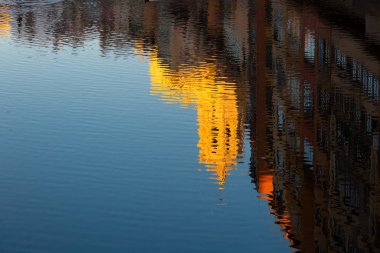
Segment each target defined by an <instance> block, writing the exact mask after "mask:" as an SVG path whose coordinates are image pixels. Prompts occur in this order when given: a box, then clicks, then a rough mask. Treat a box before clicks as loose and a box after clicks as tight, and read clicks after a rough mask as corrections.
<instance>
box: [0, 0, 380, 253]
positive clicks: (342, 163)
mask: <svg viewBox="0 0 380 253" xmlns="http://www.w3.org/2000/svg"><path fill="white" fill-rule="evenodd" d="M326 2H329V3H326ZM324 3H326V4H327V5H329V6H328V8H327V7H325V5H324ZM377 4H378V3H375V2H373V1H367V0H365V1H361V2H360V5H362V6H367V5H368V6H372V7H370V8H369V7H368V8H367V7H366V8H364V9H367V10H368V9H370V10H371V11H369V12H366V11H362V10H363V8H359V7H360V6H359V7H358V2H357V1H338V0H336V1H322V2H321V3H319V2H318V3H317V2H315V3H313V4H308V5H303V4H301V3H297V2H296V1H292V0H256V1H249V0H199V1H181V2H179V1H174V0H173V1H171V0H162V1H159V2H157V1H154V2H149V1H144V0H128V1H118V0H113V1H95V2H92V3H91V4H89V3H88V2H87V1H84V0H83V1H74V2H58V3H55V4H52V5H49V8H42V9H38V10H35V9H28V8H26V9H25V10H24V9H22V10H18V11H14V12H9V13H10V14H7V15H13V16H12V18H11V20H7V19H6V18H1V19H0V31H1V29H2V27H3V22H4V24H8V26H7V25H5V27H8V28H7V29H3V30H7V31H10V27H12V28H13V30H11V33H12V38H13V39H14V40H16V41H17V42H20V43H29V42H30V41H34V42H35V41H39V42H40V44H38V43H34V44H37V45H46V44H48V43H50V44H51V45H53V46H54V48H55V49H56V50H59V49H60V48H61V47H63V46H65V45H70V46H71V47H79V46H83V45H85V44H86V41H90V40H92V39H94V37H96V39H97V40H98V41H99V46H100V48H101V50H102V54H109V53H114V54H115V55H126V54H128V53H131V52H132V53H133V54H138V55H141V56H144V57H146V59H148V61H149V64H150V75H151V86H152V88H151V92H152V94H153V95H155V96H159V97H160V98H161V99H162V100H163V101H164V102H167V103H176V104H179V105H181V106H183V107H194V108H195V109H196V111H197V120H198V135H199V141H198V148H199V163H200V164H203V165H205V166H206V167H207V169H208V170H209V171H211V172H212V173H213V174H214V175H215V179H216V180H217V182H218V183H219V184H220V188H224V185H225V183H226V178H227V176H228V173H229V171H231V170H233V169H235V168H236V165H237V162H238V161H239V157H241V156H242V155H243V151H244V149H243V147H244V136H245V133H247V135H248V136H249V138H250V142H249V143H245V144H246V145H247V146H248V144H250V148H251V164H250V172H251V177H252V181H253V184H254V185H255V187H256V189H257V191H258V193H259V195H260V198H262V199H263V201H266V202H267V203H268V205H269V207H270V213H271V214H272V215H273V216H275V217H276V223H277V224H278V225H279V226H280V227H281V229H282V230H283V231H284V233H285V237H286V238H287V239H288V240H289V242H290V245H291V246H292V247H294V248H296V249H300V250H301V251H302V252H376V251H379V250H380V245H379V243H380V204H379V203H380V185H379V184H380V183H379V182H380V167H379V161H378V155H379V123H378V119H379V111H380V108H379V78H380V54H379V52H380V50H379V47H380V39H379V34H380V31H379V30H378V28H379V27H380V13H379V12H378V11H376V10H379V8H377V7H378V5H377ZM337 10H339V11H337ZM0 13H8V12H6V11H1V12H0ZM335 14H336V15H338V17H339V18H336V17H335V16H334V15H335ZM0 15H3V14H0ZM4 15H6V14H4ZM332 21H333V22H332ZM352 21H354V22H352ZM351 24H353V25H351ZM131 49H133V50H131Z"/></svg>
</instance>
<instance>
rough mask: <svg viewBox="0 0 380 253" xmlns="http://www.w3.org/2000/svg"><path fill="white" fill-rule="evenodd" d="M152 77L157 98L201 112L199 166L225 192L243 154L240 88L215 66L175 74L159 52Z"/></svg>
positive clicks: (152, 59) (153, 59) (152, 57)
mask: <svg viewBox="0 0 380 253" xmlns="http://www.w3.org/2000/svg"><path fill="white" fill-rule="evenodd" d="M150 74H151V83H152V94H153V95H159V96H160V97H161V99H162V100H164V101H165V102H168V103H179V104H181V105H182V106H183V107H189V106H191V105H193V106H194V107H195V109H196V110H197V113H198V124H199V128H198V134H199V142H198V148H199V163H201V164H204V165H206V168H207V171H210V172H213V174H214V175H215V178H214V179H215V180H217V182H218V184H219V185H220V189H223V187H224V184H225V181H226V177H227V176H228V175H229V171H231V170H233V169H234V168H235V166H236V164H237V160H236V159H237V157H238V155H239V154H241V153H242V148H241V147H242V144H243V137H242V136H240V135H239V131H238V127H239V111H238V105H237V88H236V84H235V83H232V82H228V81H227V80H226V78H223V77H220V76H219V75H218V69H217V65H216V63H215V62H207V63H206V62H204V63H200V64H197V65H196V66H193V65H183V66H180V67H178V68H177V69H176V70H173V69H171V68H170V67H169V66H168V65H166V64H164V63H163V62H162V61H161V60H160V59H159V57H158V54H157V51H153V52H152V53H151V54H150Z"/></svg>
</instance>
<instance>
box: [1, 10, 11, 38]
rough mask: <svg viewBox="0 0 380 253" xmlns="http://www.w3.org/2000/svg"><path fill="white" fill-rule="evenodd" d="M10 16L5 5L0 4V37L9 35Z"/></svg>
mask: <svg viewBox="0 0 380 253" xmlns="http://www.w3.org/2000/svg"><path fill="white" fill-rule="evenodd" d="M10 21H11V17H10V15H9V13H8V8H7V7H6V6H1V5H0V37H3V38H4V37H9V36H10V34H11V25H10Z"/></svg>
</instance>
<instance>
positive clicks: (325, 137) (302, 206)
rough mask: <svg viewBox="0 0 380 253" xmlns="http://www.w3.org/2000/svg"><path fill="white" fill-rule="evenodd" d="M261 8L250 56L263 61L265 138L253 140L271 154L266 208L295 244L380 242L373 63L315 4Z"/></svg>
mask: <svg viewBox="0 0 380 253" xmlns="http://www.w3.org/2000/svg"><path fill="white" fill-rule="evenodd" d="M258 2H260V1H258ZM265 7H266V10H267V11H268V10H269V11H270V13H271V14H270V15H271V19H265V20H266V21H267V22H266V23H265V31H264V32H263V34H262V35H263V36H262V37H261V39H262V38H263V37H264V38H265V41H264V40H263V39H262V41H260V38H257V40H256V43H257V44H260V43H262V44H263V45H268V44H266V43H267V42H268V41H272V43H271V46H270V47H268V46H267V47H266V48H265V50H266V51H265V55H266V57H265V58H261V60H262V61H261V62H260V57H259V55H260V53H259V52H258V53H257V54H258V56H257V61H258V62H257V65H260V64H261V65H266V66H267V70H266V79H265V80H266V82H267V84H266V85H267V87H268V88H269V89H270V90H271V92H270V94H271V96H270V97H268V96H267V98H266V102H265V103H264V105H268V104H269V105H270V106H264V107H263V108H264V110H266V114H271V115H272V116H271V119H267V124H268V125H269V126H266V133H268V132H269V131H272V137H271V138H268V139H267V140H266V143H265V145H261V146H259V147H257V149H260V148H261V149H266V150H267V151H265V154H266V156H267V157H266V160H267V161H270V162H271V163H273V165H271V164H270V165H267V167H270V168H273V192H271V193H270V194H269V195H268V197H267V198H268V200H269V204H270V206H271V208H272V210H273V214H274V215H276V216H277V218H278V222H279V224H280V225H281V226H282V227H283V229H284V231H285V232H286V233H287V237H288V238H289V239H290V241H291V243H292V245H293V246H295V247H297V248H300V249H301V250H302V252H373V250H374V249H375V248H376V247H377V249H379V247H380V245H379V243H380V204H379V202H380V188H379V182H380V181H379V180H380V171H379V164H378V152H379V150H378V145H379V139H378V131H379V128H378V117H379V110H380V107H379V77H380V72H379V71H380V65H379V62H378V60H376V59H374V58H373V57H371V56H370V55H369V54H368V53H366V50H365V45H362V44H360V43H359V42H358V40H356V39H355V37H354V36H352V35H350V33H349V31H348V32H343V31H342V30H340V29H338V28H336V26H331V25H330V24H326V23H325V22H324V21H323V20H322V19H320V18H319V17H318V15H316V14H315V12H314V11H313V9H310V8H305V9H302V8H296V7H292V5H285V4H284V3H283V2H281V1H272V2H271V3H269V2H267V3H266V6H265ZM258 8H259V6H258ZM271 8H273V9H272V10H271ZM256 18H257V19H258V20H257V22H260V20H259V18H258V17H256ZM268 20H271V21H269V22H268ZM257 32H258V33H259V29H258V30H257ZM258 36H259V35H258ZM259 47H260V45H258V46H257V48H259ZM352 52H354V53H352ZM268 56H269V57H268ZM268 63H269V64H268ZM257 70H259V67H257ZM257 76H258V77H259V76H260V74H259V73H257ZM258 81H259V80H258ZM257 89H260V88H259V87H258V88H257ZM264 114H265V113H264ZM257 127H258V126H256V128H257ZM256 131H257V130H256ZM268 150H269V151H268ZM268 156H269V157H268ZM259 159H260V156H259V157H257V160H259ZM259 172H260V171H259ZM254 177H255V178H257V176H255V175H254ZM257 184H258V189H260V183H259V182H257Z"/></svg>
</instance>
